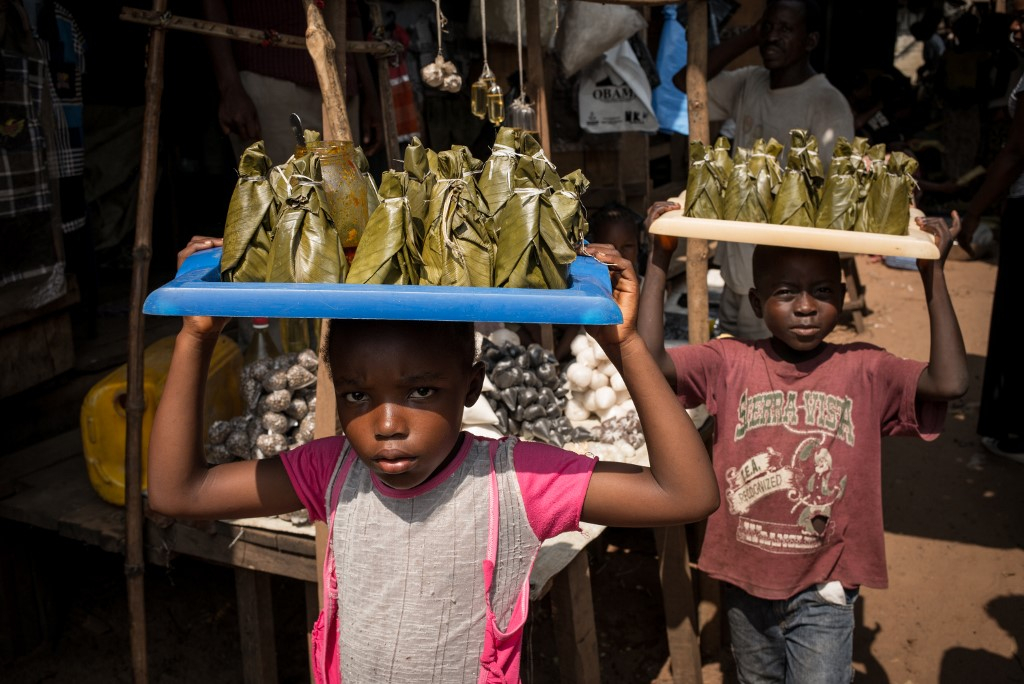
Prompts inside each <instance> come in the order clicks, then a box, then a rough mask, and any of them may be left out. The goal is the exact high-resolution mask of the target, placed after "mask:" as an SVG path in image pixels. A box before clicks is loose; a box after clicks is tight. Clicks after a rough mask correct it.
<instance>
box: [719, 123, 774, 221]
mask: <svg viewBox="0 0 1024 684" xmlns="http://www.w3.org/2000/svg"><path fill="white" fill-rule="evenodd" d="M781 151H782V145H781V144H780V143H779V142H778V141H777V140H775V138H770V139H769V140H768V142H765V141H764V140H762V139H758V140H756V141H755V142H754V147H753V148H752V149H750V150H747V149H745V148H740V147H738V148H736V152H735V153H734V156H733V166H732V173H731V174H729V181H728V185H727V186H726V188H725V210H724V214H723V216H722V218H725V219H728V220H731V221H749V222H751V223H767V222H768V220H769V219H770V218H771V212H772V204H773V202H774V198H775V192H776V191H777V190H778V187H779V184H780V183H781V182H782V169H781V168H780V167H779V162H778V155H779V153H780V152H781Z"/></svg>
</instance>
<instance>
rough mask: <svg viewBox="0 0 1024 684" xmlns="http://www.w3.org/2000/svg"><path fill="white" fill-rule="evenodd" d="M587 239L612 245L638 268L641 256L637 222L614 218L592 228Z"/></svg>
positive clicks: (595, 242) (634, 267)
mask: <svg viewBox="0 0 1024 684" xmlns="http://www.w3.org/2000/svg"><path fill="white" fill-rule="evenodd" d="M587 240H588V241H589V242H592V243H594V244H608V245H612V246H614V247H615V249H617V250H618V251H619V254H621V255H622V256H623V257H624V258H626V259H629V261H630V262H631V263H632V264H633V269H634V270H637V269H638V268H639V265H638V263H637V261H638V259H639V256H640V235H639V231H638V230H637V226H636V224H635V223H632V222H630V221H626V220H612V221H608V222H606V223H602V224H601V225H599V226H597V227H596V228H595V229H593V230H591V232H590V234H589V235H588V236H587Z"/></svg>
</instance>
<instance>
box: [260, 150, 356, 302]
mask: <svg viewBox="0 0 1024 684" xmlns="http://www.w3.org/2000/svg"><path fill="white" fill-rule="evenodd" d="M271 184H272V185H273V186H274V187H275V188H277V189H278V190H281V189H284V188H287V190H288V196H287V199H286V200H285V202H284V204H285V208H284V209H283V211H282V212H281V214H280V216H279V217H278V220H277V225H276V226H275V228H274V238H273V241H272V242H271V247H270V258H269V262H270V268H269V271H268V272H267V276H266V281H267V282H273V283H341V282H344V281H345V274H346V272H347V270H348V260H347V259H346V258H345V254H344V251H343V250H342V246H341V238H340V236H339V235H338V232H337V230H335V226H334V222H333V221H332V220H331V218H330V215H329V214H328V213H327V210H326V199H325V197H324V192H323V176H322V173H321V170H320V159H319V157H317V156H316V155H308V156H304V157H299V158H297V159H296V158H294V157H293V158H292V159H290V160H289V161H288V163H286V164H283V165H282V166H280V167H275V168H274V170H273V172H272V182H271Z"/></svg>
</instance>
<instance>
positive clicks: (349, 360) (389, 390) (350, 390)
mask: <svg viewBox="0 0 1024 684" xmlns="http://www.w3.org/2000/svg"><path fill="white" fill-rule="evenodd" d="M331 325H332V328H331V338H332V341H331V351H330V361H331V375H332V377H333V379H334V391H335V395H336V397H337V401H338V417H339V418H340V420H341V426H342V429H343V431H344V433H345V436H346V438H347V439H348V440H349V442H350V443H351V445H352V448H353V449H355V451H356V453H357V454H358V455H359V458H360V459H361V460H362V461H363V463H364V464H366V466H367V467H368V468H369V469H370V470H371V471H372V472H374V473H375V474H376V475H377V476H378V477H379V478H380V479H381V481H383V482H384V483H385V484H387V485H388V486H389V487H393V488H395V489H409V488H412V487H415V486H417V485H419V484H422V483H423V482H425V481H427V480H428V479H429V478H430V477H431V475H433V474H434V473H435V472H436V471H437V470H439V468H440V467H441V466H442V465H444V464H446V463H447V462H448V461H449V459H450V458H451V457H454V456H455V453H456V449H457V447H458V445H459V444H460V442H459V435H460V433H461V431H462V413H463V410H464V409H465V407H467V406H471V405H472V404H473V403H474V402H475V401H476V399H477V396H479V394H480V388H481V385H482V383H483V367H482V366H480V365H479V364H477V365H473V363H472V351H471V350H472V342H471V341H470V342H469V345H470V347H469V348H470V351H469V352H468V353H466V354H459V353H457V351H456V350H457V349H464V347H463V346H460V345H459V344H458V343H457V342H456V341H454V340H453V330H452V328H451V327H450V326H446V325H445V324H432V323H421V322H412V321H398V322H394V321H333V322H332V324H331Z"/></svg>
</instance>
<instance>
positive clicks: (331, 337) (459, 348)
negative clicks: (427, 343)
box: [323, 319, 476, 371]
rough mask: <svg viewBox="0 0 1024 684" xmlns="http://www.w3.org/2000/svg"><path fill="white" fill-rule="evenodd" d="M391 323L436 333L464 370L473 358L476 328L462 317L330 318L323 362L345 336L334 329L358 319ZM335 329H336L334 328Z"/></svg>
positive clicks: (426, 333)
mask: <svg viewBox="0 0 1024 684" xmlns="http://www.w3.org/2000/svg"><path fill="white" fill-rule="evenodd" d="M361 322H362V323H370V322H372V323H391V324H393V325H394V326H395V327H396V328H407V329H408V331H409V333H410V334H415V335H420V336H440V337H441V338H442V339H445V340H447V341H448V347H449V349H450V350H451V353H452V354H453V355H454V356H456V357H457V358H459V359H460V363H462V364H463V365H464V366H465V368H466V369H467V371H468V370H469V369H470V368H471V367H472V366H473V363H474V362H475V361H476V332H475V329H474V326H473V324H472V323H466V322H464V321H382V320H375V319H355V320H352V319H334V320H331V321H328V322H327V323H328V325H327V334H326V340H324V346H323V349H324V352H323V356H324V357H325V358H324V359H323V360H324V361H326V362H327V367H328V369H330V362H331V352H332V351H334V345H335V344H342V343H343V342H344V339H345V335H344V332H340V333H339V334H337V335H336V334H335V332H337V331H344V326H345V325H346V324H349V325H351V324H359V323H361ZM336 329H337V330H336Z"/></svg>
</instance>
